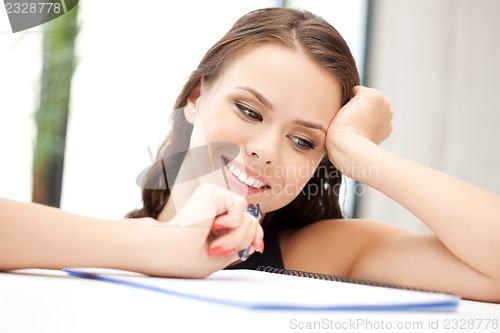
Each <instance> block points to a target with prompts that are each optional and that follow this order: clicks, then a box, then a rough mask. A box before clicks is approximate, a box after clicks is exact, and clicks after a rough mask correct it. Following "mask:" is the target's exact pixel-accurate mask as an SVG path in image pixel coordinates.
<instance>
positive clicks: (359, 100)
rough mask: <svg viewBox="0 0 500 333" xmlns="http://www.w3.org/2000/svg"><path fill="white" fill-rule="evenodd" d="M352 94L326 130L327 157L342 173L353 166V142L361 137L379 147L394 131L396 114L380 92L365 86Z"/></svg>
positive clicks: (355, 88) (358, 87) (356, 88)
mask: <svg viewBox="0 0 500 333" xmlns="http://www.w3.org/2000/svg"><path fill="white" fill-rule="evenodd" d="M353 93H354V96H353V97H352V99H351V100H350V101H349V102H348V103H347V104H346V105H344V106H343V107H342V108H341V109H340V110H339V112H338V113H337V114H336V115H335V117H334V118H333V120H332V122H331V124H330V126H329V128H328V131H327V138H326V149H327V151H328V157H329V158H330V161H331V162H332V163H333V164H334V165H335V166H336V167H337V168H338V169H339V170H341V171H342V170H346V169H348V168H349V166H351V165H352V163H353V162H352V159H351V158H350V157H349V152H350V151H351V148H350V144H351V143H352V142H353V141H352V140H354V139H355V138H361V139H365V140H369V141H371V142H373V143H375V144H380V143H381V142H383V141H384V140H385V139H386V138H387V137H388V136H389V134H390V133H391V132H392V124H391V120H392V116H393V111H392V108H391V104H390V103H389V100H388V99H387V98H386V97H384V96H383V95H382V94H381V93H380V92H379V91H378V90H376V89H373V88H367V87H363V86H357V87H354V89H353ZM347 176H349V175H348V174H347Z"/></svg>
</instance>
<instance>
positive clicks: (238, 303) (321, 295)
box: [64, 267, 460, 311]
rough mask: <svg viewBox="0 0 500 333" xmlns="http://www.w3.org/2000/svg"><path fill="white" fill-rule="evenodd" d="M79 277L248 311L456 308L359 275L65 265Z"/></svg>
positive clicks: (452, 301) (452, 302) (441, 297)
mask: <svg viewBox="0 0 500 333" xmlns="http://www.w3.org/2000/svg"><path fill="white" fill-rule="evenodd" d="M64 271H65V272H66V273H68V274H70V275H73V276H75V277H80V278H87V279H94V280H97V281H102V282H108V283H114V284H118V285H121V286H124V287H128V288H130V287H132V288H140V289H143V290H145V291H148V292H158V293H162V294H165V295H166V297H171V298H175V297H183V298H187V299H190V300H192V301H193V302H204V303H212V304H218V305H222V306H231V307H237V308H242V309H247V310H267V311H273V310H282V311H283V310H289V311H455V310H456V308H457V306H458V304H459V301H460V298H459V297H457V296H454V295H449V294H443V293H436V292H428V291H421V290H411V289H407V288H401V287H396V288H393V287H389V286H388V285H383V286H379V285H373V284H372V285H370V284H369V282H366V281H361V280H352V279H350V280H349V281H347V280H346V281H340V280H338V279H339V277H334V276H328V275H315V274H314V273H308V272H300V271H291V270H278V269H274V268H272V267H260V268H259V270H247V269H234V270H221V271H218V272H215V273H213V274H212V275H210V276H208V277H207V278H205V279H178V278H158V277H150V276H146V275H142V274H138V273H133V272H128V271H119V270H109V269H105V270H103V269H64Z"/></svg>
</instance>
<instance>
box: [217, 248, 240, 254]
mask: <svg viewBox="0 0 500 333" xmlns="http://www.w3.org/2000/svg"><path fill="white" fill-rule="evenodd" d="M234 251H236V249H235V248H234V247H233V248H232V249H229V250H224V251H222V252H221V253H220V254H221V255H223V256H227V255H228V254H231V253H233V252H234Z"/></svg>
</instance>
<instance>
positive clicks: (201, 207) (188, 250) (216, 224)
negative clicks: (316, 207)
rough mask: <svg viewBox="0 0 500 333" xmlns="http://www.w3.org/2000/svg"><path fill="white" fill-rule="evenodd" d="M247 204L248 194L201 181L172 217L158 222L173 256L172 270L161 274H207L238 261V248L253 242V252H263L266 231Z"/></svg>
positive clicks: (169, 261) (170, 259)
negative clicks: (244, 196)
mask: <svg viewBox="0 0 500 333" xmlns="http://www.w3.org/2000/svg"><path fill="white" fill-rule="evenodd" d="M247 207H248V202H247V201H246V200H245V198H243V197H241V196H239V195H236V194H234V193H232V192H231V191H228V190H227V189H225V188H223V187H220V186H216V185H212V184H202V185H200V186H199V187H198V188H197V189H196V191H195V192H194V193H193V195H192V196H191V197H190V198H189V200H188V201H187V202H186V204H185V205H184V206H183V207H182V209H181V210H180V211H179V212H178V213H177V214H176V216H175V217H174V218H173V219H172V220H171V221H169V222H168V223H158V224H159V225H161V226H163V228H158V229H160V230H157V231H159V232H161V233H166V234H164V236H165V238H163V242H164V244H163V245H164V247H163V246H160V248H161V249H164V250H165V251H168V253H164V254H163V255H165V256H168V258H169V259H168V260H165V262H166V263H168V264H166V265H165V269H167V270H168V271H167V272H165V273H166V274H162V273H160V274H161V275H168V276H178V277H206V276H207V275H209V274H211V273H212V272H214V271H217V270H219V269H222V268H224V267H226V266H228V265H229V264H231V263H232V262H235V261H237V260H238V259H239V257H238V252H239V251H241V250H243V249H246V248H247V247H249V246H251V253H252V252H253V251H257V252H262V251H263V250H264V242H263V235H264V232H263V230H262V227H261V226H260V223H259V221H258V220H257V219H256V218H255V217H253V216H252V215H250V214H249V213H247V212H246V208H247ZM155 229H156V228H155ZM161 257H162V255H160V256H159V258H161ZM159 264H160V265H161V262H160V263H159ZM171 264H173V265H171ZM167 266H168V267H170V268H172V267H174V269H175V271H171V269H170V268H168V267H167ZM159 270H160V271H162V270H163V268H162V267H159Z"/></svg>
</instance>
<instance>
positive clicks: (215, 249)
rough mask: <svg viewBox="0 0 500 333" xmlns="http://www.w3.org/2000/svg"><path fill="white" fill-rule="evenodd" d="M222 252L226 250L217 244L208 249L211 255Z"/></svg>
mask: <svg viewBox="0 0 500 333" xmlns="http://www.w3.org/2000/svg"><path fill="white" fill-rule="evenodd" d="M222 252H224V248H223V247H222V246H216V247H212V248H211V249H208V255H209V256H211V257H213V256H216V255H218V254H221V253H222Z"/></svg>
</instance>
